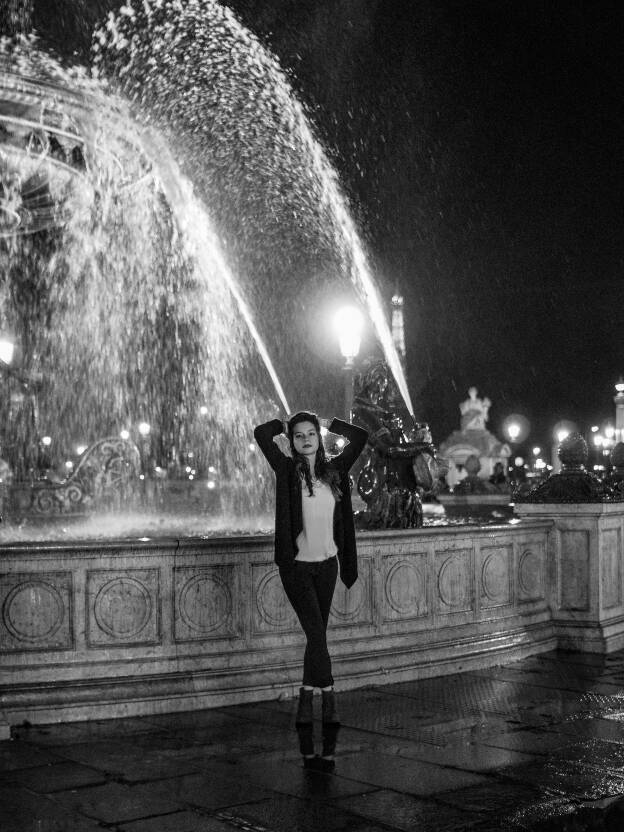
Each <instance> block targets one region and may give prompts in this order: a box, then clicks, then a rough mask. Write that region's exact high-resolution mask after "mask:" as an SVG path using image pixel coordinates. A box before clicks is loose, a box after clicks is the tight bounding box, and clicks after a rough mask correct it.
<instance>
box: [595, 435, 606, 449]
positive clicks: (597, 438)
mask: <svg viewBox="0 0 624 832" xmlns="http://www.w3.org/2000/svg"><path fill="white" fill-rule="evenodd" d="M603 442H604V436H601V435H600V434H597V435H596V436H594V445H595V446H596V447H597V448H600V447H601V445H602V443H603Z"/></svg>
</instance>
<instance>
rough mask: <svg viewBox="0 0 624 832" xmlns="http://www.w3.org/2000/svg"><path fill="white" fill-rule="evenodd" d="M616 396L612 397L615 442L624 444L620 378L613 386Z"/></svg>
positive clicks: (623, 400) (623, 390)
mask: <svg viewBox="0 0 624 832" xmlns="http://www.w3.org/2000/svg"><path fill="white" fill-rule="evenodd" d="M615 392H616V395H615V396H614V397H613V403H614V404H615V441H616V442H624V379H623V378H622V376H620V379H619V381H618V383H617V384H616V385H615Z"/></svg>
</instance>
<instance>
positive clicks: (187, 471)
mask: <svg viewBox="0 0 624 832" xmlns="http://www.w3.org/2000/svg"><path fill="white" fill-rule="evenodd" d="M184 470H185V471H186V473H187V474H190V473H191V466H190V465H187V466H186V468H185V469H184Z"/></svg>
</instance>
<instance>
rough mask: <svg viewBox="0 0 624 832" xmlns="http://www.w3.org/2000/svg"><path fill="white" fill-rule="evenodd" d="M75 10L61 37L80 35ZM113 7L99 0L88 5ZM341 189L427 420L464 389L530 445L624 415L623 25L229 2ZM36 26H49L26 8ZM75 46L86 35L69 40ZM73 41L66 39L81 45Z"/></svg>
mask: <svg viewBox="0 0 624 832" xmlns="http://www.w3.org/2000/svg"><path fill="white" fill-rule="evenodd" d="M78 5H81V4H80V2H79V0H66V2H64V3H60V6H61V7H62V10H64V11H63V14H62V15H60V16H59V12H58V10H57V11H56V12H55V25H56V27H57V29H58V25H59V23H58V21H59V20H61V19H62V21H63V25H64V26H65V27H66V28H68V29H69V28H71V27H72V26H75V25H76V24H75V23H74V22H73V21H74V19H75V10H76V7H77V6H78ZM116 5H119V3H115V2H114V0H110V2H107V0H94V2H93V3H92V4H87V7H90V8H91V10H92V11H91V14H92V15H93V14H94V11H93V10H94V9H96V8H97V9H98V10H100V9H102V8H105V7H107V6H108V7H114V6H116ZM229 5H230V6H231V8H233V9H234V10H235V11H236V13H237V14H238V15H239V16H240V18H241V20H242V21H243V22H244V23H245V24H246V25H247V26H248V27H249V28H250V29H251V30H252V31H253V32H254V33H255V34H256V35H257V36H258V37H260V39H261V40H262V42H263V43H264V44H265V45H267V46H268V47H269V48H270V49H271V50H272V51H273V52H274V53H275V54H276V55H277V56H278V58H279V60H280V62H281V64H282V66H283V67H284V68H285V69H286V70H287V71H288V73H289V76H290V78H291V81H292V84H293V86H294V88H295V89H296V90H297V92H298V93H299V95H300V97H301V99H302V100H303V101H304V103H305V105H306V107H307V109H308V111H309V113H310V116H311V119H312V121H313V123H314V125H315V129H316V132H317V135H318V136H319V137H320V138H321V140H322V141H323V143H324V145H325V147H326V148H327V150H328V152H329V154H330V156H331V158H332V159H333V161H334V163H335V165H336V167H337V169H338V171H339V173H340V176H341V180H342V184H343V186H344V189H345V191H346V193H347V194H348V197H349V199H350V201H351V205H352V208H353V213H354V216H355V217H356V218H357V222H358V225H359V227H360V228H361V232H362V236H363V238H364V240H365V241H366V244H367V247H368V250H369V253H370V256H371V261H372V264H373V267H374V271H375V274H376V276H377V279H378V282H379V285H380V287H381V289H382V292H383V293H384V296H385V297H386V298H387V299H388V301H389V299H390V297H391V295H392V294H393V292H394V291H395V288H396V287H398V288H399V290H400V292H401V293H402V294H403V295H404V297H405V314H406V337H407V365H408V380H409V384H410V389H411V393H412V398H413V400H414V404H415V409H416V415H417V416H418V417H420V418H421V419H423V420H427V421H429V422H430V424H431V426H432V430H433V435H434V440H435V441H436V442H437V443H440V442H441V441H442V440H443V439H444V438H445V437H446V436H447V435H448V434H449V433H450V432H451V431H452V430H454V429H456V428H457V427H459V410H458V405H459V402H460V401H462V400H463V399H465V398H466V395H467V390H468V388H469V387H470V386H471V385H475V386H477V387H478V389H479V392H480V394H481V395H484V396H488V397H489V398H490V399H491V400H492V402H493V405H492V408H491V411H490V423H489V427H490V429H491V430H493V431H494V432H495V433H497V434H499V435H501V424H502V421H503V420H504V419H505V417H507V416H508V415H509V414H511V413H520V414H523V415H524V416H525V417H526V418H527V419H528V420H529V422H530V424H531V433H530V435H529V436H528V437H527V443H526V444H527V447H531V446H532V445H534V444H541V445H545V444H546V443H548V442H549V441H550V440H549V436H550V433H551V431H552V427H553V425H554V424H555V422H557V421H558V420H560V419H569V420H573V421H575V422H576V423H577V425H578V427H579V428H580V429H581V430H587V429H588V428H589V426H590V425H591V424H594V423H597V424H601V423H602V422H603V421H604V420H606V419H607V418H612V417H613V404H612V396H613V393H614V390H613V384H614V383H615V382H616V381H617V379H618V377H619V375H620V374H621V373H622V374H624V354H623V353H624V349H623V347H622V343H623V342H622V334H621V331H620V329H621V324H620V322H621V318H622V316H621V309H622V308H623V301H624V297H623V289H622V273H623V271H624V262H623V261H624V235H623V230H624V228H623V219H624V216H623V197H624V195H623V182H624V177H623V173H624V170H623V167H624V162H623V161H622V159H623V157H622V153H623V152H624V142H623V141H622V137H623V136H622V134H623V132H624V131H623V127H622V125H623V124H624V112H623V101H624V95H623V93H624V69H623V68H622V63H623V62H622V56H623V55H622V53H623V50H624V47H623V46H622V44H623V43H624V39H623V38H622V33H623V32H624V26H623V25H622V24H623V23H624V12H622V11H621V10H620V9H619V5H620V4H618V3H613V4H606V3H589V2H586V3H581V2H574V0H571V1H570V2H566V3H548V2H543V0H541V1H540V2H536V0H525V1H524V2H521V3H518V2H517V0H481V2H476V1H475V0H472V2H470V0H468V1H467V0H461V1H458V2H451V0H385V1H384V0H314V1H312V0H308V2H303V1H302V0H232V2H231V3H230V4H229ZM35 6H36V8H35V17H36V23H38V25H39V27H40V28H41V29H45V28H46V26H48V25H49V23H50V21H49V19H48V17H47V16H48V15H49V14H50V13H51V12H47V11H46V8H48V9H49V6H47V4H45V3H36V4H35ZM74 34H75V33H74ZM78 41H79V37H78V38H74V42H76V43H77V42H78Z"/></svg>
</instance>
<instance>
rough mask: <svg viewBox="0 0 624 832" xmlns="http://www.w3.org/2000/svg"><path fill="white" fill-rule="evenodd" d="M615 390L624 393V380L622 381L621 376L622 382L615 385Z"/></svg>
mask: <svg viewBox="0 0 624 832" xmlns="http://www.w3.org/2000/svg"><path fill="white" fill-rule="evenodd" d="M615 389H616V390H617V392H618V393H624V379H622V376H620V380H619V381H618V383H617V384H616V385H615Z"/></svg>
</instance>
